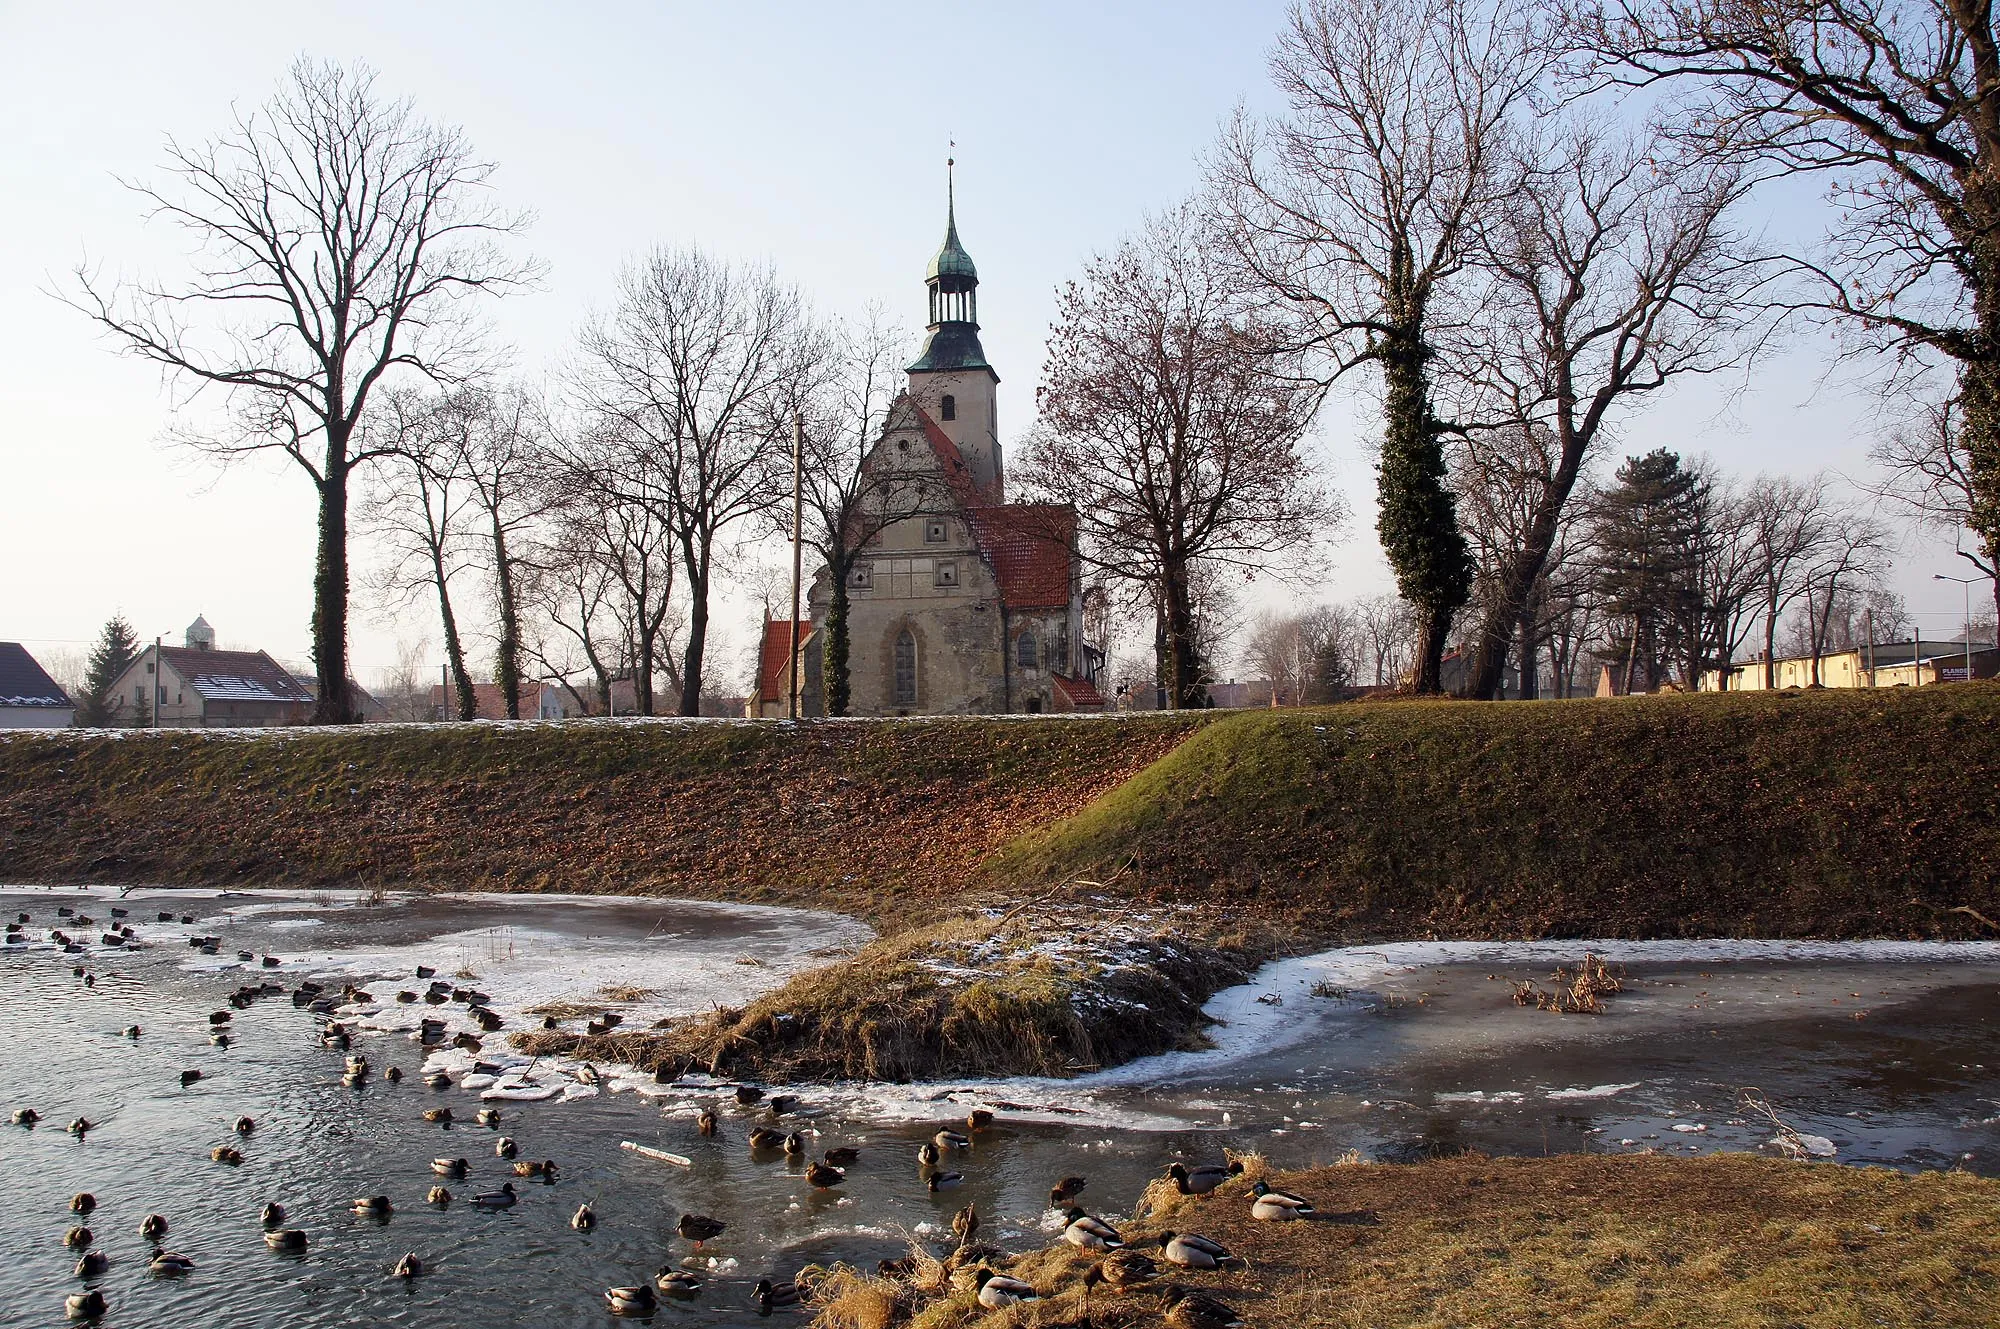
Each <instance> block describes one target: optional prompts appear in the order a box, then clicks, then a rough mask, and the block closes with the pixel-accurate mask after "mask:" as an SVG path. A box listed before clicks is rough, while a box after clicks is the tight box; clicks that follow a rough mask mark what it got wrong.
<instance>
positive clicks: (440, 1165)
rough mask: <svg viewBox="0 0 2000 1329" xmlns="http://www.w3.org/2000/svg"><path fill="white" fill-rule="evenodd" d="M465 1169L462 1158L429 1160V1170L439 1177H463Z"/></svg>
mask: <svg viewBox="0 0 2000 1329" xmlns="http://www.w3.org/2000/svg"><path fill="white" fill-rule="evenodd" d="M467 1170H468V1169H467V1166H466V1162H465V1160H464V1159H462V1158H433V1159H432V1160H431V1171H433V1172H435V1173H437V1174H438V1175H439V1176H440V1177H453V1178H458V1177H463V1176H464V1175H465V1174H466V1172H467Z"/></svg>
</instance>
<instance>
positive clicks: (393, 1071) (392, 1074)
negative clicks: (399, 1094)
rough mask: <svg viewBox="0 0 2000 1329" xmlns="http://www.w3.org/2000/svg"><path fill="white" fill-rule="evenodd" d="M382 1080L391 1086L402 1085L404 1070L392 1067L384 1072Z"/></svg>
mask: <svg viewBox="0 0 2000 1329" xmlns="http://www.w3.org/2000/svg"><path fill="white" fill-rule="evenodd" d="M382 1078H383V1079H385V1080H387V1081H388V1082H389V1083H390V1084H401V1083H402V1082H403V1069H402V1067H400V1066H391V1067H390V1068H389V1069H388V1070H386V1071H383V1072H382Z"/></svg>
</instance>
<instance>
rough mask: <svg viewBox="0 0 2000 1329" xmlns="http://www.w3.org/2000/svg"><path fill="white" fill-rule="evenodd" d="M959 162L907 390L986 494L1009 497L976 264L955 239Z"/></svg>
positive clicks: (949, 165)
mask: <svg viewBox="0 0 2000 1329" xmlns="http://www.w3.org/2000/svg"><path fill="white" fill-rule="evenodd" d="M955 167H956V163H955V162H951V161H947V162H946V163H945V210H944V216H945V224H944V244H943V246H941V247H940V248H939V249H938V252H937V257H936V258H933V259H932V260H931V266H930V271H928V272H927V273H925V274H924V283H925V285H927V286H928V287H929V288H930V338H929V340H928V341H926V342H925V343H924V353H923V355H921V356H920V357H918V359H917V362H916V363H915V364H913V365H911V366H910V370H909V373H910V396H911V397H912V398H914V399H915V400H916V402H917V404H918V405H920V406H922V407H923V408H924V410H925V411H926V412H927V413H929V415H930V417H931V419H933V420H935V421H937V422H938V426H939V427H940V428H942V429H943V430H944V432H945V433H946V434H947V435H949V436H950V438H951V441H952V442H953V443H955V444H957V445H958V450H959V453H960V454H961V455H962V456H963V457H964V458H965V464H966V467H967V468H968V469H969V470H970V471H971V472H972V482H973V484H975V485H977V486H978V488H979V490H980V492H981V493H982V494H983V495H984V496H985V497H986V499H987V501H989V502H993V503H999V502H1003V501H1004V500H1005V498H1006V493H1005V485H1006V475H1005V471H1004V468H1003V467H1002V465H1001V458H1000V421H999V412H998V409H997V404H998V396H997V393H996V391H995V389H997V388H998V387H999V386H1000V375H998V374H996V373H994V372H993V366H991V365H989V364H987V363H986V351H985V349H984V348H983V347H981V346H980V344H979V270H978V269H977V268H975V267H973V265H972V255H970V254H968V253H966V252H965V246H964V245H962V244H960V243H959V241H958V216H957V199H956V197H955V195H956V187H955V185H956V182H955V181H954V179H953V175H952V173H953V171H954V169H955Z"/></svg>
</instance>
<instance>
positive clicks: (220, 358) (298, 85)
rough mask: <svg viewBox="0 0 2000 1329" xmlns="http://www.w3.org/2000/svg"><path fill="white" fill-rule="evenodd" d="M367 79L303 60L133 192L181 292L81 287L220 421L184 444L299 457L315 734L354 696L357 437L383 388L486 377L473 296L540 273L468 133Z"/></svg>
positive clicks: (80, 298)
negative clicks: (164, 246)
mask: <svg viewBox="0 0 2000 1329" xmlns="http://www.w3.org/2000/svg"><path fill="white" fill-rule="evenodd" d="M374 85H375V76H374V74H373V72H372V71H370V70H368V69H366V68H365V67H359V66H357V67H354V68H343V67H341V66H339V65H334V64H327V63H321V62H317V61H312V60H308V59H305V58H301V59H300V60H298V61H297V62H296V63H295V64H293V65H292V67H291V69H290V71H289V72H288V73H287V75H286V78H285V80H284V83H283V85H282V86H281V88H280V90H279V92H278V93H277V95H276V96H275V97H273V98H272V99H271V101H270V102H268V103H267V104H266V105H265V106H264V108H263V109H262V110H261V111H257V112H252V113H250V114H248V115H243V116H239V117H238V118H237V120H236V123H235V124H234V125H233V126H232V127H231V129H230V130H229V131H228V132H226V133H225V134H223V135H221V136H220V137H218V138H216V139H214V140H211V141H210V142H208V143H206V144H202V145H199V146H194V147H184V146H182V145H181V144H179V143H176V142H172V141H170V142H169V144H168V147H167V158H168V167H167V173H168V175H169V176H170V177H172V181H173V183H171V184H169V185H163V186H157V187H156V186H143V185H142V186H135V188H136V190H137V192H138V193H139V194H140V195H141V197H143V198H145V199H146V200H147V201H148V203H149V204H150V205H151V212H152V215H153V216H154V217H156V218H159V219H161V220H164V221H167V222H169V223H171V224H173V225H175V226H177V227H179V228H180V229H181V230H182V231H184V232H185V233H186V234H187V235H188V237H189V238H190V240H191V241H192V242H193V244H194V246H195V251H196V256H195V258H194V260H193V268H194V271H193V273H192V275H191V276H190V277H189V278H188V279H186V280H185V281H181V282H177V283H176V282H166V281H158V282H135V283H121V284H116V285H107V284H106V283H104V282H102V281H101V280H100V279H99V278H98V277H96V276H95V275H94V274H92V273H91V272H90V271H89V270H88V269H83V268H80V269H79V270H78V272H77V277H76V280H77V293H76V295H75V296H74V297H73V298H72V299H71V303H72V304H74V305H75V306H76V307H78V308H80V309H82V310H83V311H84V312H85V313H86V314H88V315H89V316H90V317H91V318H92V319H94V320H95V321H96V322H97V323H98V325H99V326H100V327H102V328H103V329H104V330H105V331H107V332H108V333H109V334H110V335H111V337H112V339H113V340H114V341H115V342H116V343H117V344H118V345H119V346H120V347H121V348H122V349H123V350H125V351H127V352H129V353H130V354H133V355H137V356H140V357H142V358H144V359H147V360H151V361H153V362H154V363H156V364H158V365H160V366H162V368H163V369H164V370H165V371H166V373H167V374H168V375H169V377H171V378H173V379H175V380H177V381H179V382H181V383H183V384H185V385H187V386H188V387H189V388H190V389H191V390H192V394H199V393H200V392H201V391H202V390H203V389H214V390H216V391H217V392H219V393H220V394H221V396H222V400H223V403H224V405H225V406H226V408H227V411H226V418H225V419H224V420H223V421H220V422H215V423H211V422H209V421H206V420H203V421H200V422H196V421H192V420H190V421H187V422H186V423H184V424H183V426H182V430H181V432H182V434H183V435H184V437H186V438H187V439H188V440H189V441H190V442H192V443H193V444H194V445H195V446H197V447H200V448H202V449H204V450H206V451H208V452H211V453H213V454H216V455H219V456H223V457H233V456H239V455H242V454H245V453H251V452H260V451H265V450H273V451H278V452H282V453H284V454H285V455H286V456H288V457H290V458H291V459H292V460H293V461H294V462H295V463H297V465H298V466H299V468H300V469H301V470H303V471H304V472H305V473H306V475H307V477H308V478H310V479H311V481H312V484H313V487H314V490H315V491H316V493H317V494H318V498H319V536H318V557H317V562H316V566H315V570H314V573H313V620H312V622H313V632H312V635H313V663H314V669H315V672H316V673H317V675H318V683H319V687H318V694H319V700H318V701H317V703H316V704H315V706H314V711H313V717H314V719H315V720H317V721H320V722H323V723H347V722H351V721H354V720H356V719H358V718H359V716H358V714H357V711H356V707H355V705H354V702H353V699H352V698H351V697H350V696H349V694H348V686H347V679H348V672H349V671H348V662H347V617H348V549H347V537H348V482H349V479H350V477H352V476H353V475H354V474H355V473H356V471H357V470H359V469H361V468H364V467H366V466H367V465H368V464H369V463H370V462H371V461H373V460H374V459H375V458H376V457H377V456H378V455H379V454H378V453H376V452H375V451H373V450H372V449H370V448H369V447H367V446H366V444H365V443H363V441H362V435H361V432H360V426H361V422H362V420H363V417H364V415H365V413H366V411H367V408H368V403H369V400H370V397H371V396H372V394H373V393H374V392H375V390H376V388H377V386H378V385H381V384H383V383H384V382H385V380H387V379H389V378H390V377H391V376H401V377H409V378H427V379H429V380H431V381H433V382H436V383H445V384H449V383H456V382H459V381H462V380H464V379H465V378H466V377H467V376H469V375H470V374H472V373H474V372H476V371H477V370H478V369H479V368H480V367H481V364H482V356H481V350H480V346H481V342H480V336H479V328H478V325H477V323H476V322H475V321H474V319H473V300H472V297H474V296H476V295H479V294H482V293H483V294H499V293H503V292H507V291H511V290H515V289H518V288H520V287H521V286H523V285H524V284H526V283H528V282H529V281H530V280H531V279H532V278H533V276H534V275H535V271H536V269H535V266H534V265H533V264H532V263H530V262H523V261H518V260H513V259H509V258H507V257H506V256H505V255H504V253H503V252H502V248H501V245H500V243H499V242H500V241H502V240H504V239H505V238H506V237H508V236H511V235H513V234H515V233H517V232H519V231H520V230H521V229H522V228H523V227H524V225H525V218H524V217H523V216H521V215H520V214H512V213H506V212H502V211H500V210H499V209H498V208H496V207H495V206H494V205H493V203H492V201H491V199H490V196H489V193H488V190H489V188H490V185H491V182H492V178H493V174H494V169H495V168H494V166H493V164H492V163H491V162H488V161H485V160H483V159H481V158H479V157H478V156H477V155H475V154H474V152H473V150H472V148H471V146H470V144H468V143H467V142H466V140H465V137H464V135H463V133H462V132H461V131H459V130H458V129H455V128H450V127H446V126H442V125H438V124H434V123H431V122H429V121H426V120H423V119H422V118H420V117H419V116H418V114H417V112H416V110H415V108H414V107H413V106H412V105H411V103H409V102H408V101H398V102H385V101H383V100H382V99H380V98H379V97H378V96H377V95H376V93H375V86H374Z"/></svg>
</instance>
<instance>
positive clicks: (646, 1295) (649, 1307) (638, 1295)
mask: <svg viewBox="0 0 2000 1329" xmlns="http://www.w3.org/2000/svg"><path fill="white" fill-rule="evenodd" d="M604 1305H605V1307H606V1308H607V1309H608V1310H610V1312H611V1313H612V1314H613V1315H651V1314H652V1313H653V1312H654V1311H656V1310H658V1309H659V1308H660V1301H659V1298H658V1297H656V1296H655V1295H654V1294H653V1287H652V1284H650V1283H634V1284H633V1285H632V1286H630V1287H614V1288H607V1289H605V1292H604Z"/></svg>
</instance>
